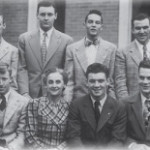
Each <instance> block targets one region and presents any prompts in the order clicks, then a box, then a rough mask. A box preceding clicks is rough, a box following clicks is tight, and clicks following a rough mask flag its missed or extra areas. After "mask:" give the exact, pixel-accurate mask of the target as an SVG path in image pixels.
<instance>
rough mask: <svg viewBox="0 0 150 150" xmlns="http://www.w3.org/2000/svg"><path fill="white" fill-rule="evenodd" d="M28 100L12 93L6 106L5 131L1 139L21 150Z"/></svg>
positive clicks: (1, 134) (0, 135)
mask: <svg viewBox="0 0 150 150" xmlns="http://www.w3.org/2000/svg"><path fill="white" fill-rule="evenodd" d="M27 105H28V100H27V99H26V98H25V97H23V96H21V95H20V94H18V93H17V92H15V91H14V90H11V91H10V95H9V97H8V102H7V106H6V111H5V116H4V122H3V129H2V131H1V132H0V139H5V140H6V141H7V143H8V145H11V146H12V147H14V148H16V149H17V150H20V149H21V148H23V147H24V130H25V122H26V121H25V117H26V109H27Z"/></svg>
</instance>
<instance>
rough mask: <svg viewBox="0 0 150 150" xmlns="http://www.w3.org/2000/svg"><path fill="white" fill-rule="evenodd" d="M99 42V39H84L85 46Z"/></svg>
mask: <svg viewBox="0 0 150 150" xmlns="http://www.w3.org/2000/svg"><path fill="white" fill-rule="evenodd" d="M98 44H99V40H98V39H97V40H94V41H90V40H85V46H86V47H88V46H90V45H98Z"/></svg>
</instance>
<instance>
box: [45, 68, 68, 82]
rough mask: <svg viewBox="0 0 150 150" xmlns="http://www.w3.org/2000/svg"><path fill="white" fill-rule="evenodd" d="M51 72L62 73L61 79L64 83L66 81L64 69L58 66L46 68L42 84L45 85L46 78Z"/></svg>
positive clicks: (66, 76)
mask: <svg viewBox="0 0 150 150" xmlns="http://www.w3.org/2000/svg"><path fill="white" fill-rule="evenodd" d="M52 73H59V74H61V75H62V77H63V81H64V84H65V85H66V84H67V82H68V75H67V73H66V72H65V71H63V70H62V69H59V68H50V69H49V70H47V71H46V72H45V75H44V78H43V82H44V84H45V85H46V82H47V78H48V76H49V75H50V74H52Z"/></svg>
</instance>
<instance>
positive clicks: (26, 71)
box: [18, 29, 73, 98]
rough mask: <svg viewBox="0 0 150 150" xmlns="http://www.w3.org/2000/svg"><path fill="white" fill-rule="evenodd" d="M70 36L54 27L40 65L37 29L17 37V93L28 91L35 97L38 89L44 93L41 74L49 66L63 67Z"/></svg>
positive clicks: (70, 39) (40, 56)
mask: <svg viewBox="0 0 150 150" xmlns="http://www.w3.org/2000/svg"><path fill="white" fill-rule="evenodd" d="M72 40H73V39H72V38H71V37H70V36H68V35H66V34H64V33H61V32H59V31H57V30H56V29H54V30H53V31H52V35H51V39H50V43H49V46H48V51H47V59H46V62H45V64H44V66H43V65H42V55H41V49H40V47H41V46H40V33H39V30H37V31H32V32H27V33H24V34H22V35H20V37H19V45H18V48H19V70H18V87H19V93H21V94H24V93H29V95H30V96H31V97H32V98H37V97H38V94H39V91H40V89H42V90H43V93H44V89H45V88H44V85H43V81H42V80H43V78H42V77H43V74H44V73H45V72H46V71H47V70H48V69H49V68H51V67H59V68H64V62H65V53H66V47H67V45H68V44H70V43H71V42H72Z"/></svg>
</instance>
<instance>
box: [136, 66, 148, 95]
mask: <svg viewBox="0 0 150 150" xmlns="http://www.w3.org/2000/svg"><path fill="white" fill-rule="evenodd" d="M139 86H140V91H141V92H142V93H143V95H145V96H146V95H149V96H150V69H149V68H140V69H139Z"/></svg>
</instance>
